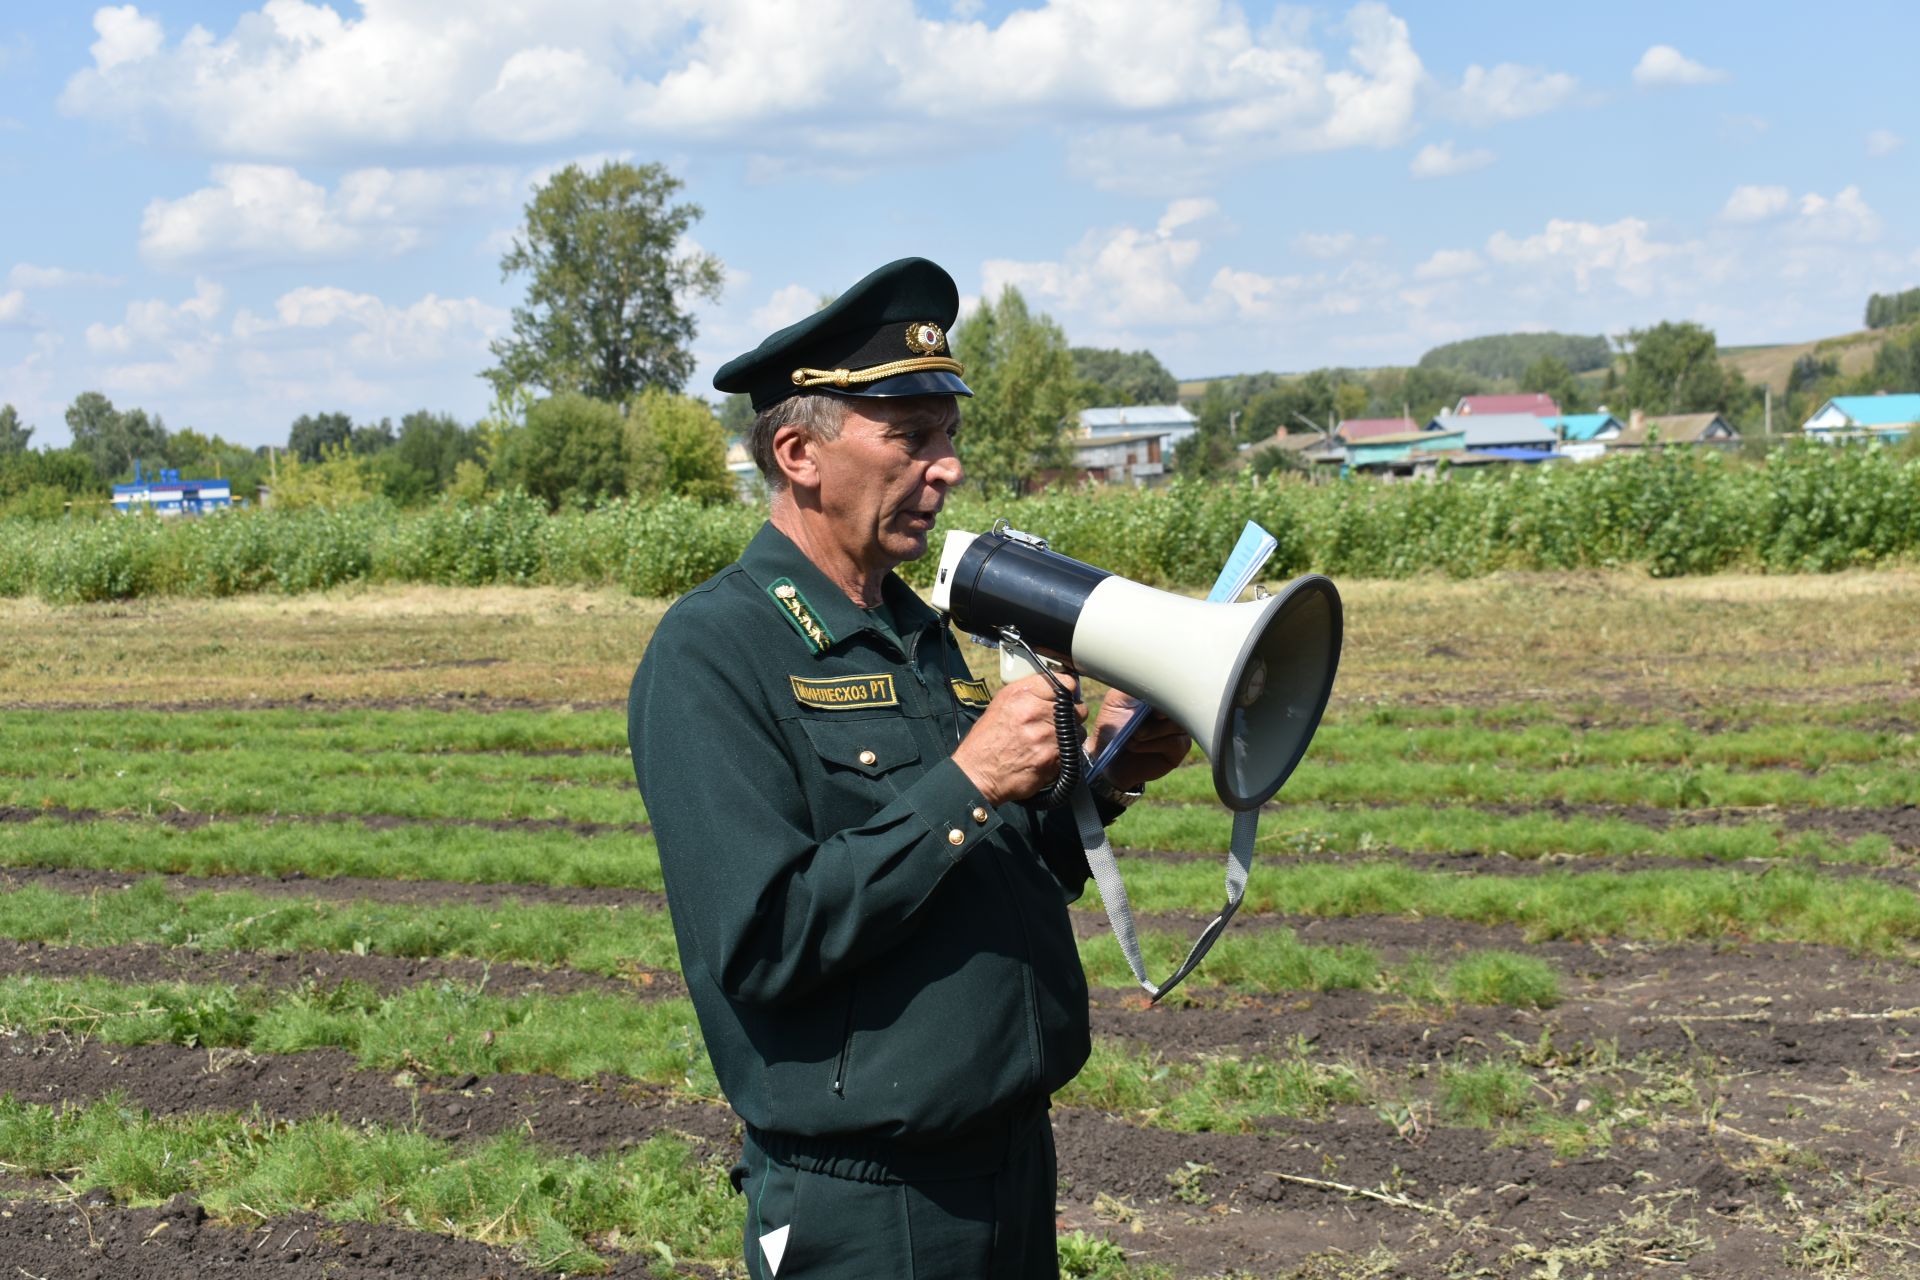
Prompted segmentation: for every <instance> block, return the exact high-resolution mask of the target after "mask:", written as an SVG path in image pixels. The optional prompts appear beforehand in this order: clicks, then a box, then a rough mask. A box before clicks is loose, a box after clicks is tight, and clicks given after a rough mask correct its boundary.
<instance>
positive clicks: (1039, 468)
mask: <svg viewBox="0 0 1920 1280" xmlns="http://www.w3.org/2000/svg"><path fill="white" fill-rule="evenodd" d="M953 352H954V355H955V356H956V357H957V358H958V359H959V361H960V363H961V364H962V365H963V366H965V368H966V371H967V373H966V379H967V386H968V387H970V388H971V389H972V390H973V399H971V400H969V401H967V402H966V404H965V405H964V406H963V407H962V408H961V411H960V412H961V415H962V418H963V420H964V422H965V424H966V425H965V429H964V431H963V432H962V435H961V440H962V442H963V443H962V444H961V449H960V456H961V459H962V461H963V462H964V463H965V464H966V470H967V478H968V479H969V480H972V481H973V482H974V483H975V484H977V485H978V486H979V487H980V488H981V489H982V490H983V491H984V492H987V493H1002V494H1021V493H1025V492H1027V490H1028V489H1030V488H1031V487H1032V486H1033V485H1034V483H1035V482H1036V481H1037V480H1038V479H1039V477H1040V475H1041V473H1042V472H1046V471H1054V470H1063V469H1065V468H1066V467H1067V466H1069V465H1071V463H1072V461H1073V449H1072V446H1071V445H1070V444H1069V442H1068V430H1069V428H1068V421H1069V420H1070V419H1071V418H1072V417H1073V415H1074V414H1075V413H1076V412H1078V411H1079V409H1080V407H1081V405H1080V400H1079V386H1080V383H1079V379H1078V378H1077V377H1076V376H1075V375H1074V370H1073V356H1072V355H1071V354H1070V353H1069V351H1068V350H1067V338H1066V335H1065V334H1064V333H1062V332H1061V330H1060V326H1059V325H1057V324H1055V323H1054V322H1053V320H1052V319H1050V318H1049V317H1048V316H1046V315H1044V314H1041V315H1035V314H1034V313H1033V312H1032V311H1030V310H1029V309H1028V307H1027V300H1026V299H1025V298H1023V297H1021V296H1020V291H1019V290H1018V289H1016V288H1014V287H1013V286H1012V285H1008V286H1007V287H1006V288H1005V289H1003V290H1001V292H1000V298H999V301H997V302H995V301H993V300H992V299H982V300H981V302H980V306H979V307H978V308H977V309H976V310H975V311H974V313H973V314H972V315H971V316H969V317H967V319H966V322H965V323H964V324H962V325H961V326H960V328H959V330H958V331H957V332H956V333H955V334H954V337H953Z"/></svg>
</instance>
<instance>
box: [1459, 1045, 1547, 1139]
mask: <svg viewBox="0 0 1920 1280" xmlns="http://www.w3.org/2000/svg"><path fill="white" fill-rule="evenodd" d="M1532 1096H1533V1080H1532V1079H1531V1078H1530V1077H1529V1076H1528V1075H1527V1073H1526V1072H1525V1071H1523V1070H1521V1069H1520V1068H1519V1067H1517V1066H1515V1065H1514V1064H1513V1063H1511V1062H1500V1061H1493V1062H1482V1063H1478V1064H1476V1065H1473V1066H1466V1067H1462V1066H1448V1067H1444V1068H1442V1069H1441V1072H1440V1106H1441V1109H1442V1110H1443V1111H1445V1112H1446V1113H1447V1115H1448V1116H1449V1117H1451V1118H1452V1119H1454V1120H1456V1121H1458V1122H1459V1123H1461V1124H1466V1125H1472V1126H1475V1127H1477V1128H1482V1129H1489V1128H1492V1127H1493V1126H1494V1125H1496V1124H1498V1123H1499V1122H1500V1121H1502V1120H1511V1119H1513V1118H1515V1117H1516V1116H1519V1115H1520V1114H1522V1113H1523V1112H1524V1111H1525V1110H1526V1109H1527V1104H1528V1102H1529V1101H1531V1099H1532Z"/></svg>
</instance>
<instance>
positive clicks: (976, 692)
mask: <svg viewBox="0 0 1920 1280" xmlns="http://www.w3.org/2000/svg"><path fill="white" fill-rule="evenodd" d="M947 683H948V684H950V685H952V686H953V700H954V701H955V702H958V703H960V704H961V705H962V706H967V707H984V706H986V705H987V704H988V703H989V702H992V701H993V695H992V694H989V693H988V692H987V682H986V681H985V680H949V681H948V682H947Z"/></svg>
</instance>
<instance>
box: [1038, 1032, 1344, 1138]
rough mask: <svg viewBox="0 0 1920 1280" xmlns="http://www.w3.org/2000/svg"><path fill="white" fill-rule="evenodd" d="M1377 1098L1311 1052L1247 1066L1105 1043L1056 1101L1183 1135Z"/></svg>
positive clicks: (1259, 1058) (1236, 1060)
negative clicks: (1180, 1057)
mask: <svg viewBox="0 0 1920 1280" xmlns="http://www.w3.org/2000/svg"><path fill="white" fill-rule="evenodd" d="M1371 1096H1372V1091H1371V1089H1370V1087H1369V1086H1368V1084H1367V1083H1366V1081H1365V1080H1364V1079H1363V1078H1362V1076H1361V1074H1360V1072H1359V1071H1357V1070H1355V1069H1354V1068H1352V1067H1349V1066H1346V1065H1344V1064H1339V1063H1322V1062H1316V1061H1314V1060H1313V1059H1312V1058H1311V1057H1310V1056H1309V1054H1308V1051H1307V1048H1306V1046H1305V1045H1304V1044H1298V1043H1296V1044H1293V1045H1289V1046H1288V1047H1287V1048H1286V1050H1284V1051H1283V1052H1280V1053H1277V1054H1255V1055H1252V1056H1250V1057H1245V1058H1241V1057H1233V1056H1226V1055H1219V1056H1208V1057H1202V1058H1194V1059H1187V1060H1171V1059H1168V1058H1166V1057H1164V1056H1162V1055H1161V1054H1158V1053H1155V1052H1152V1051H1147V1050H1139V1049H1134V1048H1132V1047H1130V1046H1128V1045H1126V1044H1125V1043H1123V1042H1121V1041H1117V1040H1108V1039H1104V1038H1101V1039H1096V1040H1095V1041H1094V1046H1093V1055H1092V1056H1091V1057H1090V1058H1089V1059H1088V1060H1087V1065H1086V1066H1085V1067H1083V1068H1082V1069H1081V1071H1080V1074H1079V1075H1078V1076H1077V1077H1075V1079H1074V1080H1073V1082H1072V1083H1071V1084H1069V1085H1068V1086H1067V1087H1066V1088H1065V1089H1063V1090H1061V1091H1060V1092H1059V1093H1058V1094H1056V1095H1055V1101H1057V1102H1059V1103H1061V1104H1063V1105H1066V1106H1077V1107H1098V1108H1100V1109H1101V1110H1105V1111H1116V1112H1120V1113H1122V1114H1124V1115H1126V1116H1127V1118H1129V1119H1131V1120H1133V1121H1135V1122H1137V1123H1141V1124H1147V1125H1151V1126H1153V1127H1155V1128H1160V1129H1173V1130H1177V1131H1179V1132H1183V1133H1251V1132H1254V1131H1256V1130H1258V1129H1260V1128H1262V1127H1263V1122H1264V1121H1266V1120H1268V1119H1271V1118H1285V1117H1295V1116H1318V1115H1323V1114H1325V1112H1326V1111H1327V1110H1328V1108H1330V1107H1333V1106H1335V1105H1337V1104H1340V1103H1350V1102H1365V1101H1367V1100H1368V1099H1369V1098H1370V1097H1371Z"/></svg>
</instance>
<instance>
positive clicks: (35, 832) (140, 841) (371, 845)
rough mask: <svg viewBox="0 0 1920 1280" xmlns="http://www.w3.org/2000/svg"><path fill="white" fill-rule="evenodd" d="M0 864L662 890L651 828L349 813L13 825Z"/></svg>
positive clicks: (2, 842) (0, 849) (0, 848)
mask: <svg viewBox="0 0 1920 1280" xmlns="http://www.w3.org/2000/svg"><path fill="white" fill-rule="evenodd" d="M0 866H8V867H55V868H68V867H71V868H87V869H93V870H105V871H128V872H142V871H158V872H166V873H169V874H174V875H197V876H220V875H258V876H286V875H303V876H312V877H315V878H325V877H331V876H364V877H368V878H373V879H382V880H449V881H455V882H458V883H464V884H537V885H555V886H562V887H565V886H584V887H593V888H619V889H646V890H651V891H653V892H656V893H657V892H660V891H661V890H662V889H663V888H664V885H663V883H662V881H661V879H660V854H659V850H658V849H657V848H656V846H655V845H654V843H653V837H652V836H643V835H630V834H626V833H623V832H610V833H606V834H602V835H596V836H593V837H591V838H587V839H583V838H581V837H580V836H577V835H574V834H572V833H569V832H564V831H475V830H473V829H472V828H469V827H452V826H448V827H433V826H422V827H406V828H399V829H392V830H385V831H376V830H370V829H368V828H366V827H363V826H360V825H358V824H355V823H313V824H302V823H272V822H261V821H255V820H244V819H243V820H237V821H232V822H215V823H209V824H207V825H206V826H202V827H196V828H192V829H187V830H183V829H180V828H177V827H169V826H165V825H163V824H160V823H154V822H115V821H97V822H63V821H58V820H53V819H41V820H38V821H35V822H30V823H24V824H19V825H11V826H8V827H7V828H6V838H5V839H4V840H0Z"/></svg>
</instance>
